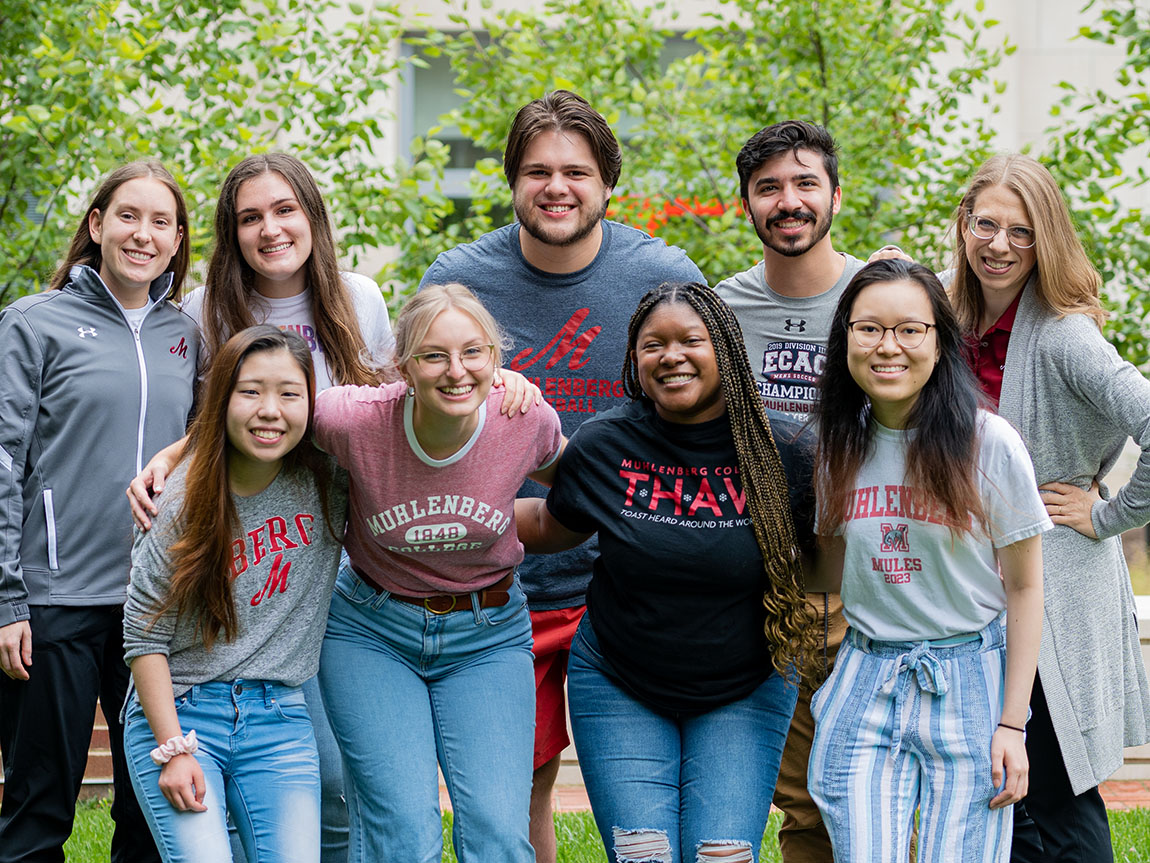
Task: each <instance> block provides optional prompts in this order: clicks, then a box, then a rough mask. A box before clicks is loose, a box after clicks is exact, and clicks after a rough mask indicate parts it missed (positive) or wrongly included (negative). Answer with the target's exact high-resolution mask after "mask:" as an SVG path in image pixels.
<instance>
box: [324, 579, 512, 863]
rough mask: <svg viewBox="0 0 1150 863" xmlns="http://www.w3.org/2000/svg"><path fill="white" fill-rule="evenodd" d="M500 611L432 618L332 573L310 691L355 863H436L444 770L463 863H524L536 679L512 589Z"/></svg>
mask: <svg viewBox="0 0 1150 863" xmlns="http://www.w3.org/2000/svg"><path fill="white" fill-rule="evenodd" d="M509 593H510V595H511V598H510V600H509V601H508V603H507V604H506V605H504V606H501V607H498V608H482V609H481V608H479V607H478V601H477V598H476V595H475V594H472V602H471V607H470V608H464V609H462V610H457V611H452V612H450V613H448V614H435V613H434V612H431V611H428V610H427V609H425V608H422V607H421V606H418V605H412V604H410V603H406V602H401V601H399V600H395V599H391V597H390V594H388V593H387V592H386V591H384V592H382V593H379V592H376V590H375V589H374V588H372V587H370V586H368V585H366V584H364V582H363V581H362V580H361V579H360V578H359V576H358V575H356V574H355V572H354V570H352V569H351V568H350V567H349V566H341V567H340V572H339V576H338V578H337V579H336V588H335V594H334V596H333V598H332V605H331V614H330V616H329V617H328V625H327V635H326V636H325V637H324V643H323V652H322V654H321V656H320V673H319V680H320V687H321V689H322V691H323V698H324V703H325V704H326V705H327V708H328V719H329V721H330V722H331V727H332V730H333V731H334V732H335V737H336V740H337V741H338V743H339V748H340V751H341V752H342V754H343V762H344V773H345V776H346V777H347V779H348V784H349V786H351V787H350V788H349V792H350V793H349V794H348V814H349V816H350V822H351V827H350V837H349V847H348V858H349V860H350V861H352V863H377V861H381V860H396V861H399V860H402V861H404V863H439V860H440V859H441V855H442V845H443V838H442V827H441V824H440V817H439V792H438V774H437V771H436V766H437V764H438V766H439V767H440V768H442V770H443V776H444V779H445V780H446V782H447V790H448V793H449V794H450V795H451V802H452V807H453V808H454V811H455V819H454V835H453V840H454V845H455V852H456V855H457V857H458V859H459V860H460V861H461V863H487V861H496V860H497V861H500V863H505V861H506V863H531V861H533V860H534V854H533V852H532V850H531V845H530V843H529V841H528V829H527V828H528V807H529V802H530V796H531V767H532V764H531V756H532V749H533V740H534V718H535V681H534V673H533V671H532V659H531V623H530V619H529V617H528V614H527V600H526V598H525V597H524V595H523V591H522V590H521V589H520V587H519V583H518V580H516V582H515V584H514V585H512V587H511V588H510V589H509Z"/></svg>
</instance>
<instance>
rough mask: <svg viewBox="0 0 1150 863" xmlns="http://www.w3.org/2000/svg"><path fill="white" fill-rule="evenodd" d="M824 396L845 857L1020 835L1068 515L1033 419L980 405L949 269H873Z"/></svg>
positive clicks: (999, 841) (856, 297)
mask: <svg viewBox="0 0 1150 863" xmlns="http://www.w3.org/2000/svg"><path fill="white" fill-rule="evenodd" d="M821 390H822V391H821V396H820V400H819V402H818V407H817V417H818V422H819V444H818V454H817V459H816V477H817V484H816V497H817V498H818V513H819V520H818V530H819V533H820V535H821V536H822V537H823V538H824V539H823V542H824V543H825V546H824V547H823V548H822V554H820V556H819V561H820V571H821V572H822V573H823V574H824V575H825V576H829V578H827V579H826V581H827V583H825V584H820V585H819V587H820V588H822V587H826V588H827V589H837V588H838V583H837V582H839V581H840V580H841V594H842V600H843V608H844V613H845V616H846V618H847V622H848V623H849V624H850V628H849V629H848V631H847V636H846V638H845V639H844V641H843V645H842V647H841V648H840V650H839V655H838V659H837V660H836V663H835V668H834V671H833V672H832V673H831V676H830V678H829V679H828V680H827V682H826V683H825V684H823V686H822V687H821V688H820V689H819V691H818V692H817V693H815V696H814V698H813V700H812V702H811V713H812V715H813V716H814V719H815V738H814V744H813V747H812V750H811V759H810V767H809V787H810V790H811V795H812V796H813V797H814V799H815V802H816V803H817V804H818V807H819V809H820V811H821V812H822V814H823V820H824V821H825V823H826V825H827V829H828V832H829V833H830V837H831V844H832V845H833V847H834V856H835V860H836V861H837V863H846V861H865V863H901V861H905V860H906V859H907V855H908V853H909V844H910V839H911V831H912V829H913V826H914V817H915V810H916V809H917V810H918V812H919V822H918V824H919V846H918V847H919V853H920V856H921V857H922V858H923V859H930V860H942V859H946V860H962V861H966V863H971V861H986V863H990V861H997V863H1004V861H1006V860H1007V858H1008V857H1009V854H1010V835H1011V826H1012V819H1011V804H1013V803H1015V802H1017V801H1018V800H1019V799H1021V798H1022V796H1023V795H1025V794H1026V790H1027V771H1028V764H1027V757H1026V748H1025V745H1024V743H1023V734H1022V729H1023V728H1024V727H1025V725H1026V720H1027V702H1028V700H1029V698H1030V687H1031V683H1032V681H1033V680H1034V668H1035V663H1036V661H1037V656H1038V643H1039V638H1040V632H1041V629H1042V545H1041V542H1042V540H1041V534H1042V532H1043V531H1044V530H1047V529H1049V528H1050V526H1051V525H1050V520H1049V519H1048V518H1047V516H1046V510H1045V508H1044V506H1043V504H1042V500H1041V498H1040V497H1039V494H1038V490H1037V487H1036V485H1035V482H1034V470H1033V468H1032V466H1031V463H1030V458H1029V456H1028V455H1027V452H1026V448H1025V447H1024V446H1023V444H1022V441H1021V439H1020V438H1019V436H1018V434H1017V432H1015V431H1014V430H1013V429H1012V428H1011V427H1010V425H1009V424H1008V423H1006V422H1005V421H1004V420H1001V419H999V418H998V417H996V416H994V415H993V414H990V413H987V412H985V411H980V410H979V409H978V395H977V387H976V384H975V381H974V377H973V375H972V374H971V373H970V370H969V368H968V367H967V365H966V363H965V361H964V357H963V343H962V335H961V331H960V330H959V327H958V324H957V321H956V320H955V316H954V313H953V311H952V310H951V307H950V304H949V303H948V301H947V298H946V293H945V291H944V290H943V287H942V285H941V283H940V282H939V281H938V279H937V278H936V277H935V275H934V274H933V273H932V272H930V270H928V269H926V268H925V267H922V266H920V265H918V264H911V263H906V262H904V261H897V260H887V261H880V262H877V263H872V264H869V265H867V266H866V267H864V268H863V269H862V270H860V271H859V272H858V273H857V274H856V275H855V277H854V278H853V279H852V280H851V282H850V284H848V285H847V287H846V290H845V291H844V292H843V296H842V298H841V300H840V301H839V305H838V309H837V310H836V312H835V316H834V319H833V321H832V324H831V331H830V338H829V341H828V344H827V363H826V368H825V370H824V372H823V377H822V381H821Z"/></svg>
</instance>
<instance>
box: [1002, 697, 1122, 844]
mask: <svg viewBox="0 0 1150 863" xmlns="http://www.w3.org/2000/svg"><path fill="white" fill-rule="evenodd" d="M1026 757H1027V758H1028V759H1029V761H1030V791H1029V793H1027V795H1026V798H1025V799H1024V800H1023V801H1022V804H1021V805H1016V806H1015V807H1014V845H1013V847H1012V848H1011V855H1010V861H1011V863H1062V861H1065V863H1113V861H1114V850H1113V846H1112V844H1111V841H1110V822H1109V821H1108V820H1107V818H1106V804H1105V803H1103V801H1102V795H1101V794H1099V793H1098V788H1097V786H1095V787H1094V788H1091V789H1089V790H1087V791H1084V792H1082V793H1081V794H1078V795H1075V794H1074V792H1073V791H1072V790H1071V788H1070V779H1069V777H1068V776H1067V775H1066V766H1065V765H1064V764H1063V762H1062V752H1061V750H1059V748H1058V738H1056V737H1055V736H1054V726H1053V725H1052V724H1051V722H1050V710H1049V709H1048V708H1047V706H1046V696H1045V694H1043V692H1042V684H1041V683H1040V682H1039V680H1038V679H1037V678H1035V680H1034V694H1033V695H1032V696H1031V697H1030V722H1028V723H1027V725H1026Z"/></svg>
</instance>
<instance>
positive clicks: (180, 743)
mask: <svg viewBox="0 0 1150 863" xmlns="http://www.w3.org/2000/svg"><path fill="white" fill-rule="evenodd" d="M199 748H200V744H199V743H198V742H197V741H196V732H195V731H189V732H188V733H187V734H186V735H184V736H183V737H180V736H179V735H178V734H177V735H176V736H175V737H172V738H170V739H169V740H168V742H167V743H161V744H160V745H159V746H157V747H156V748H155V749H153V750H152V753H151V754H152V760H153V761H154V762H156V763H157V764H159V765H160V766H161V767H162V766H163V765H165V764H167V763H168V762H169V761H171V760H172V759H173V758H175V757H176V756H177V755H191V754H192V753H193V752H195V751H196V750H197V749H199Z"/></svg>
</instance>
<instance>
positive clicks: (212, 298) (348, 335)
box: [201, 153, 381, 386]
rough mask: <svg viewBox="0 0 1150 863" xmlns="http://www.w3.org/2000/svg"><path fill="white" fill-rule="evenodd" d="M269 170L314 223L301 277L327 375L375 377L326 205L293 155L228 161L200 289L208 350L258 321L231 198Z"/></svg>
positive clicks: (354, 379) (364, 380)
mask: <svg viewBox="0 0 1150 863" xmlns="http://www.w3.org/2000/svg"><path fill="white" fill-rule="evenodd" d="M267 173H273V174H279V175H280V176H281V177H283V179H284V181H285V182H286V183H287V184H288V185H289V186H291V188H292V191H293V192H294V193H295V196H296V200H298V201H299V204H300V207H302V208H303V211H304V213H305V214H306V215H307V220H308V224H309V225H310V226H311V255H310V256H309V257H308V259H307V263H306V264H305V267H306V268H307V273H306V279H305V284H306V285H307V287H308V288H309V289H310V290H311V314H312V319H313V320H314V321H315V329H316V336H317V338H318V340H319V343H320V344H321V345H323V355H324V357H325V358H326V359H327V362H328V365H329V368H330V371H331V378H332V380H333V381H335V382H336V383H337V384H358V385H365V386H373V385H375V384H378V383H379V382H380V380H381V375H380V371H379V369H377V368H375V367H374V366H373V364H372V363H371V361H370V360H369V358H368V350H367V346H366V345H365V344H364V341H363V334H362V333H361V332H360V329H359V323H358V321H359V318H358V316H357V315H356V313H355V304H354V303H353V302H352V299H351V293H350V292H349V291H348V289H347V286H346V285H345V284H344V283H343V277H342V276H341V275H340V272H339V259H338V256H337V254H336V247H335V237H334V235H333V234H332V230H331V220H330V218H329V217H328V212H327V205H326V204H324V201H323V195H322V194H321V193H320V190H319V186H317V185H316V182H315V178H314V177H313V176H312V175H311V171H309V170H308V169H307V166H306V165H305V164H304V163H303V162H301V161H300V160H299V159H297V158H296V157H295V156H289V155H288V154H286V153H261V154H260V155H257V156H248V157H247V158H246V159H244V160H243V161H242V162H240V163H239V164H238V165H236V166H235V167H234V168H232V170H231V172H230V173H229V174H228V176H227V178H226V179H225V180H224V184H223V185H222V186H221V187H220V198H219V201H217V203H216V222H215V246H214V248H213V249H212V259H211V261H210V263H209V264H208V278H207V284H206V285H205V288H204V310H203V325H202V327H201V330H202V331H203V333H204V339H205V341H206V343H207V355H208V356H209V357H214V356H215V355H216V352H217V351H218V350H219V349H220V346H221V345H222V344H223V343H224V342H225V341H227V340H228V337H229V336H230V335H231V334H232V333H238V332H239V331H240V330H242V329H246V328H247V327H250V326H252V325H253V324H255V323H256V319H255V316H254V315H253V314H252V306H251V294H252V292H253V291H255V282H256V273H255V270H253V269H252V268H251V266H250V265H249V264H248V262H247V261H246V260H244V255H243V252H242V251H240V243H239V237H238V230H239V219H238V217H237V214H236V197H237V196H238V195H239V191H240V187H241V186H242V185H243V184H244V183H246V182H247V181H248V180H251V179H254V178H256V177H258V176H260V175H262V174H267Z"/></svg>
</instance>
